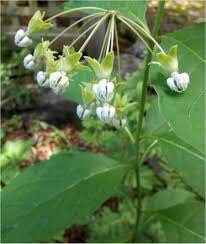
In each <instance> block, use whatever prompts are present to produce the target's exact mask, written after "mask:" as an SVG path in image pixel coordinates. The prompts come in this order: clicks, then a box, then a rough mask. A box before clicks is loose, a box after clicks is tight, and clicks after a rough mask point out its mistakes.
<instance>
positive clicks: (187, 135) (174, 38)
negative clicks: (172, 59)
mask: <svg viewBox="0 0 206 244" xmlns="http://www.w3.org/2000/svg"><path fill="white" fill-rule="evenodd" d="M204 43H205V24H204V23H201V24H197V25H195V26H193V27H190V28H185V29H182V30H179V31H176V32H174V33H171V34H169V35H167V36H163V37H162V43H161V45H162V46H163V48H166V49H169V47H171V46H172V45H175V44H178V62H179V72H181V73H182V72H187V73H188V74H189V76H190V84H189V86H188V88H187V90H186V91H185V92H184V93H181V94H177V93H175V92H173V91H171V90H170V89H169V88H168V87H167V85H166V79H167V78H168V77H166V76H165V75H163V74H162V73H160V72H161V69H160V68H157V67H154V66H153V67H152V81H153V82H154V88H155V90H156V92H157V93H158V97H159V105H160V110H161V112H162V114H163V116H164V117H165V119H166V120H167V121H168V123H169V125H170V127H171V128H172V129H173V130H174V133H175V134H176V135H177V136H178V137H179V138H181V139H182V140H183V141H185V142H186V143H188V144H190V145H191V146H192V147H194V148H196V149H197V150H199V151H200V152H202V153H204V151H205V60H204V58H205V57H204V55H205V47H204Z"/></svg>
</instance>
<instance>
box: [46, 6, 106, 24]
mask: <svg viewBox="0 0 206 244" xmlns="http://www.w3.org/2000/svg"><path fill="white" fill-rule="evenodd" d="M82 10H96V11H106V9H103V8H96V7H81V8H73V9H68V10H66V11H64V12H61V13H59V14H56V15H54V16H52V17H50V18H48V19H46V20H45V22H48V21H50V20H53V19H55V18H57V17H59V16H61V15H64V14H70V13H73V12H77V11H82Z"/></svg>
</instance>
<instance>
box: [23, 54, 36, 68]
mask: <svg viewBox="0 0 206 244" xmlns="http://www.w3.org/2000/svg"><path fill="white" fill-rule="evenodd" d="M34 60H35V57H34V56H33V55H31V54H28V55H27V56H26V57H25V58H24V61H23V63H24V67H25V68H26V69H30V70H32V69H33V68H34V66H35V62H34Z"/></svg>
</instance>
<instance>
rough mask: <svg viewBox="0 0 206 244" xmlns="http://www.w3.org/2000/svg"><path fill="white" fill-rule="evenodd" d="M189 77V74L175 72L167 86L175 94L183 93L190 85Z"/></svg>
mask: <svg viewBox="0 0 206 244" xmlns="http://www.w3.org/2000/svg"><path fill="white" fill-rule="evenodd" d="M189 81H190V79H189V75H188V74H187V73H181V74H180V73H178V72H173V73H172V74H171V77H169V78H168V79H167V85H168V86H169V88H170V89H171V90H173V91H175V92H183V91H185V90H186V89H187V86H188V84H189Z"/></svg>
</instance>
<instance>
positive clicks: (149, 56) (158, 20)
mask: <svg viewBox="0 0 206 244" xmlns="http://www.w3.org/2000/svg"><path fill="white" fill-rule="evenodd" d="M164 5H165V0H159V4H158V10H157V14H156V17H155V23H154V27H153V30H152V35H153V37H154V38H156V36H157V34H158V31H159V27H160V24H161V19H162V15H163V10H164ZM154 45H155V44H154V42H152V41H150V48H151V50H152V51H153V50H154ZM151 61H152V53H151V52H150V51H148V53H147V56H146V63H145V71H144V79H143V86H142V95H141V102H140V113H139V120H138V128H137V137H136V157H137V164H136V167H135V172H136V181H137V193H138V201H137V213H136V224H135V229H134V240H133V241H134V242H135V240H137V238H138V235H139V224H140V220H141V212H142V192H141V182H140V163H141V158H140V135H141V130H142V122H143V118H144V111H145V102H146V96H147V83H148V79H149V71H150V65H149V63H150V62H151Z"/></svg>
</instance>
